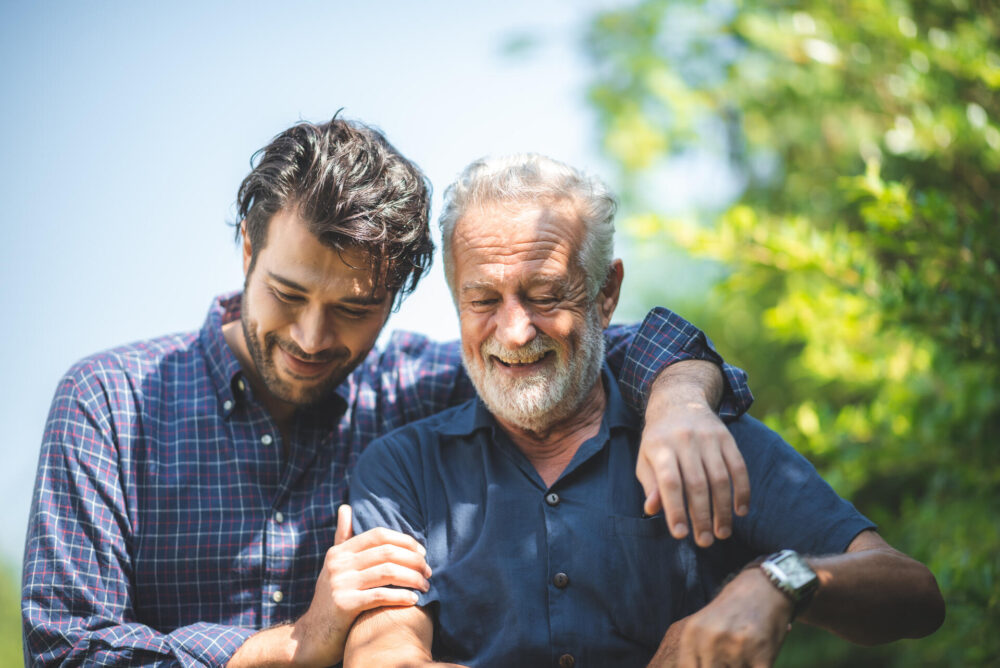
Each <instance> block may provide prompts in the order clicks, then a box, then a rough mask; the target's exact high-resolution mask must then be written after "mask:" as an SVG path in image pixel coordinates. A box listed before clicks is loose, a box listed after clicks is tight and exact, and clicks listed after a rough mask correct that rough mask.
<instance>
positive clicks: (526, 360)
mask: <svg viewBox="0 0 1000 668" xmlns="http://www.w3.org/2000/svg"><path fill="white" fill-rule="evenodd" d="M554 353H555V351H553V350H546V351H545V352H541V353H534V354H531V355H519V356H517V357H507V358H504V357H500V356H498V355H491V356H490V358H491V359H492V360H494V361H496V362H497V363H498V364H499V365H500V366H503V367H506V368H508V369H518V370H521V369H532V368H534V367H537V366H539V365H540V364H542V363H543V362H544V361H546V360H547V359H548V358H549V357H550V356H552V355H553V354H554Z"/></svg>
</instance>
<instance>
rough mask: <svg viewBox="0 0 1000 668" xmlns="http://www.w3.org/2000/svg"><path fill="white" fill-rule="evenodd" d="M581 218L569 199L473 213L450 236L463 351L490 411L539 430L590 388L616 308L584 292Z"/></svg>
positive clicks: (577, 403)
mask: <svg viewBox="0 0 1000 668" xmlns="http://www.w3.org/2000/svg"><path fill="white" fill-rule="evenodd" d="M582 240H583V227H582V225H581V224H580V222H579V219H578V216H577V213H576V210H575V207H574V205H573V203H572V202H569V201H557V202H551V203H538V202H518V203H513V204H510V203H508V204H494V205H490V206H487V207H483V208H479V209H473V210H471V211H469V212H468V213H466V214H465V215H464V216H463V217H462V219H461V220H460V221H459V222H458V224H457V225H456V227H455V232H454V238H453V242H452V253H453V259H454V274H453V281H454V289H455V296H456V300H457V303H458V311H459V317H460V319H461V327H462V358H463V360H464V362H465V366H466V369H467V370H468V372H469V377H470V378H471V379H472V382H473V384H474V385H475V386H476V389H477V391H478V392H479V395H480V396H481V397H482V398H483V400H484V401H485V402H486V405H487V406H488V407H489V409H490V411H491V412H492V413H493V414H494V415H496V416H497V417H498V418H500V419H501V420H505V421H509V422H511V423H513V424H515V425H516V426H518V427H521V428H524V429H530V430H533V431H539V430H543V429H545V428H547V427H550V426H552V425H553V424H555V423H557V422H559V421H561V420H563V419H565V418H566V417H567V416H568V415H570V414H572V413H573V412H575V411H576V409H577V408H579V406H580V403H581V402H582V400H583V399H584V398H585V397H586V395H587V394H588V392H590V390H591V389H593V387H594V384H595V383H596V382H597V379H598V376H599V374H600V367H601V362H602V360H603V358H604V337H603V331H604V328H605V327H606V326H607V324H608V320H609V319H610V317H611V314H610V313H607V314H604V313H602V312H601V309H600V308H598V307H595V305H594V302H593V300H591V299H590V298H589V297H588V295H587V290H586V280H585V276H584V272H583V270H582V269H581V268H580V267H579V264H578V260H577V257H578V252H579V248H580V243H581V241H582Z"/></svg>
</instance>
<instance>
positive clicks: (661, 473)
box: [656, 453, 688, 540]
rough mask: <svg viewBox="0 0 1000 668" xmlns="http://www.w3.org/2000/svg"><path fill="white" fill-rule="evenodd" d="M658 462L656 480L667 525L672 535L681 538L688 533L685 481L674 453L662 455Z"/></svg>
mask: <svg viewBox="0 0 1000 668" xmlns="http://www.w3.org/2000/svg"><path fill="white" fill-rule="evenodd" d="M658 463H659V466H658V467H657V469H656V481H657V484H658V485H659V488H660V499H661V500H662V502H663V513H664V515H665V516H666V519H667V527H668V528H669V529H670V535H672V536H673V537H674V538H677V539H678V540H680V539H682V538H685V537H687V535H688V522H687V510H686V509H685V507H684V482H685V481H684V478H683V476H682V475H681V469H680V467H679V466H678V462H677V458H676V457H675V456H673V453H670V455H669V456H667V455H664V456H661V457H660V459H659V462H658Z"/></svg>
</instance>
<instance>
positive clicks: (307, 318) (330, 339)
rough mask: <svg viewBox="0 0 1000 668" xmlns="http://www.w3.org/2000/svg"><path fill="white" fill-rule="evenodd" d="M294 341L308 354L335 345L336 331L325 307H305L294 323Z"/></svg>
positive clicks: (314, 353) (316, 352)
mask: <svg viewBox="0 0 1000 668" xmlns="http://www.w3.org/2000/svg"><path fill="white" fill-rule="evenodd" d="M291 336H292V341H294V342H295V344H296V345H297V346H298V347H299V348H301V349H302V351H303V352H304V353H306V354H308V355H316V354H318V353H321V352H323V351H324V350H329V349H330V348H332V347H333V345H334V341H335V339H336V332H334V331H333V328H332V326H331V322H330V319H329V318H327V316H326V312H325V310H324V309H322V308H319V307H312V308H306V309H303V310H302V312H301V313H300V314H299V318H298V320H296V321H295V323H294V324H293V325H292V329H291Z"/></svg>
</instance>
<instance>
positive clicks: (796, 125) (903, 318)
mask: <svg viewBox="0 0 1000 668" xmlns="http://www.w3.org/2000/svg"><path fill="white" fill-rule="evenodd" d="M588 50H589V52H590V54H591V55H592V57H593V59H594V63H595V82H594V85H593V87H592V93H591V100H592V101H593V102H594V104H595V107H596V109H597V111H598V117H599V119H600V121H601V124H602V127H603V128H604V130H605V137H604V139H605V148H606V149H607V152H608V154H609V155H610V156H611V157H613V158H615V159H616V161H617V162H618V164H620V165H622V170H621V182H620V184H619V185H620V190H621V191H622V192H624V193H625V195H626V200H625V208H626V210H627V211H628V214H629V215H628V216H627V218H626V221H625V225H624V229H626V230H627V231H628V232H629V233H630V234H631V235H633V236H634V237H635V238H638V239H641V240H643V242H644V245H645V246H646V247H647V248H649V247H655V245H656V244H658V243H660V244H662V243H664V242H663V240H664V239H666V238H669V239H670V241H671V242H672V244H673V245H674V246H679V247H682V248H685V249H687V250H688V251H689V252H690V253H692V254H693V255H696V256H698V257H705V258H711V259H712V260H714V261H716V262H721V263H724V266H725V267H726V268H727V271H726V272H725V273H724V275H723V277H722V279H721V280H720V282H719V283H718V285H717V286H716V288H715V290H714V291H713V292H712V293H710V294H708V295H703V296H700V297H699V298H698V299H696V300H693V301H692V304H694V305H695V306H694V307H695V308H703V309H704V311H703V312H702V313H701V314H700V315H701V317H702V318H703V323H704V324H705V325H706V329H708V330H709V331H710V332H711V333H712V334H713V335H715V337H716V339H717V343H719V344H720V346H721V347H722V348H723V351H724V352H725V353H726V354H727V355H728V356H730V358H731V359H735V360H736V361H737V362H739V363H740V364H741V365H743V366H745V367H746V368H747V369H748V370H749V371H750V374H751V380H752V382H753V385H754V388H755V391H756V393H757V395H758V397H759V399H758V408H757V412H758V414H759V415H760V416H761V417H763V418H764V419H765V420H766V421H767V423H768V424H770V425H771V426H773V427H774V428H776V429H778V430H779V431H780V432H781V433H782V434H783V435H784V436H785V437H786V438H788V440H789V441H791V442H792V443H793V444H794V445H795V446H796V447H798V448H800V449H801V450H802V451H803V452H805V453H806V454H808V455H809V456H810V457H811V458H812V459H813V460H814V461H815V462H817V464H818V465H819V466H820V468H821V469H822V471H823V473H824V475H825V476H826V478H827V479H828V480H829V481H830V482H831V484H833V485H834V487H835V488H836V489H838V490H839V491H840V492H842V493H844V494H848V495H850V496H851V497H852V498H854V499H855V501H856V502H858V504H859V505H860V506H861V507H862V509H863V510H864V511H865V512H867V513H869V514H871V515H872V516H873V518H874V519H876V520H877V521H879V522H880V524H881V530H882V531H883V533H884V534H886V535H887V537H889V539H890V541H891V542H893V543H894V544H897V545H899V546H900V547H902V548H903V549H906V550H908V551H910V552H911V553H913V554H915V555H916V556H917V557H918V558H921V559H923V560H925V561H927V562H928V563H929V564H930V565H931V566H932V568H933V569H934V570H935V572H936V573H938V575H939V577H940V578H941V582H942V585H943V588H944V590H945V594H946V598H947V600H948V603H949V621H948V623H947V624H946V626H945V628H944V629H942V630H941V631H940V632H938V633H937V634H936V635H935V636H933V637H932V638H930V639H928V640H924V641H921V642H919V643H915V644H901V645H899V646H897V647H894V648H893V649H892V651H891V652H887V653H873V654H865V653H860V654H858V653H856V652H855V651H854V650H850V649H843V648H839V649H837V650H836V651H832V652H826V651H814V652H812V653H808V652H807V653H805V654H795V652H796V649H795V642H796V640H795V638H796V634H792V638H791V645H792V646H791V647H790V648H789V649H788V652H789V656H798V657H808V658H807V659H803V660H804V661H807V662H808V663H809V664H810V665H820V663H821V659H822V657H824V656H829V657H833V658H831V659H830V661H831V663H830V664H829V665H843V664H844V663H845V662H855V663H863V662H864V661H865V660H866V659H865V657H869V658H868V659H867V660H870V661H872V662H873V663H878V664H880V665H882V664H892V663H895V665H901V666H902V665H919V664H920V663H921V662H922V661H923V660H926V659H928V658H930V659H931V660H932V662H934V663H948V664H954V665H977V664H984V663H987V662H988V660H989V658H990V657H996V656H997V655H1000V635H998V634H996V633H994V632H987V631H986V629H995V628H997V627H1000V595H998V594H997V593H996V592H997V590H998V587H997V577H998V575H1000V532H998V531H997V530H996V517H998V516H1000V449H998V448H997V447H996V438H997V434H1000V95H998V93H997V89H998V88H1000V7H998V6H997V4H996V3H995V2H989V1H986V0H924V1H922V2H915V1H913V0H832V1H820V0H807V1H805V2H797V3H792V4H789V3H785V2H775V1H766V0H743V1H742V2H740V1H737V0H712V1H704V2H700V1H697V0H671V1H670V2H667V1H666V0H645V1H643V2H639V3H638V4H637V5H636V6H635V8H633V9H626V10H618V11H616V12H614V13H612V14H607V15H605V16H603V17H601V18H598V19H597V21H596V22H595V24H594V28H593V30H592V33H591V34H590V36H589V38H588ZM692 150H695V151H699V152H701V153H705V152H709V153H714V154H715V156H716V160H717V161H718V163H719V165H720V170H719V171H720V173H721V172H722V171H723V169H722V167H721V166H724V168H725V170H727V171H730V172H734V173H736V174H738V178H739V179H740V182H741V183H743V184H745V188H744V189H743V191H742V193H741V194H739V195H738V196H737V197H735V198H734V199H733V200H732V201H724V202H718V203H714V204H713V205H712V206H710V207H705V208H703V209H702V210H694V211H689V212H686V214H685V215H684V216H683V217H677V216H676V215H675V214H676V212H672V213H671V214H670V215H667V213H666V212H664V211H660V210H658V209H657V208H656V207H655V206H650V205H649V204H648V203H649V202H651V201H655V199H653V198H650V197H648V196H647V195H645V194H644V193H643V192H641V188H640V186H641V185H642V184H644V183H648V182H649V179H648V178H646V177H647V176H648V175H649V174H651V173H654V172H655V171H656V170H662V168H663V164H664V163H665V161H668V160H670V159H672V158H673V157H675V156H678V155H683V154H685V152H690V151H692ZM814 641H815V642H823V643H826V642H828V641H827V640H824V639H814ZM871 657H877V659H876V658H871Z"/></svg>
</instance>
